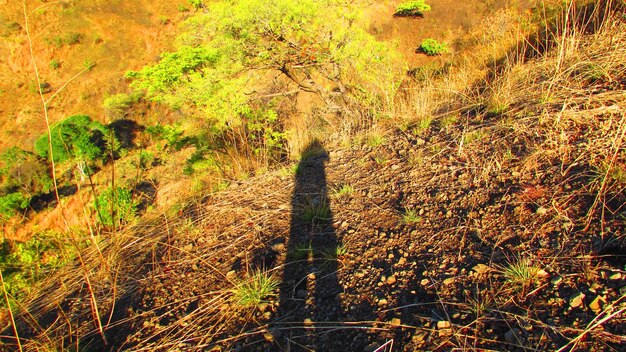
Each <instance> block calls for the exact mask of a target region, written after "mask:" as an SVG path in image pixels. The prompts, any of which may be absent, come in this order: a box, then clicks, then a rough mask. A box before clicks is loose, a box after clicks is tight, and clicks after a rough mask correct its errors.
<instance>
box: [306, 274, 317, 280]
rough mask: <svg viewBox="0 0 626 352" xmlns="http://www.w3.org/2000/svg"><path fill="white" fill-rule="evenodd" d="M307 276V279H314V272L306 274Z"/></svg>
mask: <svg viewBox="0 0 626 352" xmlns="http://www.w3.org/2000/svg"><path fill="white" fill-rule="evenodd" d="M307 277H308V278H309V280H315V273H310V274H309V275H307Z"/></svg>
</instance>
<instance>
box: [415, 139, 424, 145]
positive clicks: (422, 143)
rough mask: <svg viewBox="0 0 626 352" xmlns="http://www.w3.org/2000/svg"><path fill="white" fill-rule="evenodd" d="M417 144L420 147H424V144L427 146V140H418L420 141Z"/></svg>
mask: <svg viewBox="0 0 626 352" xmlns="http://www.w3.org/2000/svg"><path fill="white" fill-rule="evenodd" d="M415 144H416V145H418V146H420V145H424V144H426V141H425V140H423V139H421V138H418V139H417V140H416V141H415Z"/></svg>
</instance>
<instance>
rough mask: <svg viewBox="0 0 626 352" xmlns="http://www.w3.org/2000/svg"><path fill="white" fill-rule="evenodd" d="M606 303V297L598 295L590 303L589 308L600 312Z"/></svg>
mask: <svg viewBox="0 0 626 352" xmlns="http://www.w3.org/2000/svg"><path fill="white" fill-rule="evenodd" d="M604 303H605V301H604V298H602V296H597V297H596V298H594V299H593V301H591V303H589V308H590V309H591V310H592V311H593V312H594V313H599V312H600V311H601V310H602V305H603V304H604Z"/></svg>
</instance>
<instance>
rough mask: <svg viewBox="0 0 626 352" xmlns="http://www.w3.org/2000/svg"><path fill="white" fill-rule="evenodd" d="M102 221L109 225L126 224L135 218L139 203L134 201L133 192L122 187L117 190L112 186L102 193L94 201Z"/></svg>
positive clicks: (103, 223)
mask: <svg viewBox="0 0 626 352" xmlns="http://www.w3.org/2000/svg"><path fill="white" fill-rule="evenodd" d="M93 206H94V208H95V209H96V214H97V216H98V219H99V220H100V223H102V225H104V226H108V227H116V226H119V225H123V224H126V223H128V222H130V221H131V220H133V219H134V218H135V214H136V212H137V203H135V202H134V201H133V197H132V193H131V192H130V191H129V190H127V189H125V188H121V187H116V188H115V192H113V189H112V188H111V187H109V188H107V189H106V190H105V191H104V192H102V194H100V195H99V196H98V197H97V198H96V199H95V201H94V203H93Z"/></svg>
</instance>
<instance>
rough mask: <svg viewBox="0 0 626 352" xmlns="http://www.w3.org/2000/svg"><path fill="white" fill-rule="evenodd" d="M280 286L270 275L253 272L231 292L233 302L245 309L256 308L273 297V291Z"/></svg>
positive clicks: (257, 271) (258, 271)
mask: <svg viewBox="0 0 626 352" xmlns="http://www.w3.org/2000/svg"><path fill="white" fill-rule="evenodd" d="M279 284H280V282H279V280H278V279H276V278H275V277H274V276H272V274H270V273H267V272H263V271H261V270H255V271H254V272H252V273H251V274H249V275H248V277H247V278H246V279H245V280H243V281H242V282H241V283H239V284H238V285H237V286H236V287H235V288H234V289H233V290H232V292H233V294H234V299H235V302H236V303H237V304H238V305H240V306H242V307H245V308H249V307H256V306H258V305H259V304H261V303H262V302H264V300H265V299H266V298H268V297H271V296H274V295H275V294H274V291H275V290H276V289H277V288H278V285H279Z"/></svg>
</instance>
